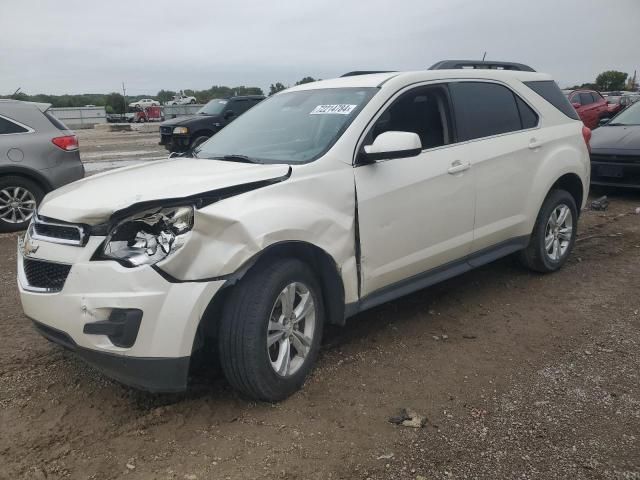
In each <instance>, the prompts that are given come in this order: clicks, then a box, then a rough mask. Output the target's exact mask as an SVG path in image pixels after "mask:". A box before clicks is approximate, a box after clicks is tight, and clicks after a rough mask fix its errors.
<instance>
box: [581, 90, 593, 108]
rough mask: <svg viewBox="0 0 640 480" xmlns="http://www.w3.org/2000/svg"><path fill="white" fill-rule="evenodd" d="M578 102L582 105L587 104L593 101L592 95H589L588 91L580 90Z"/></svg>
mask: <svg viewBox="0 0 640 480" xmlns="http://www.w3.org/2000/svg"><path fill="white" fill-rule="evenodd" d="M580 103H581V104H582V105H589V104H591V103H593V97H592V96H591V94H590V93H585V92H582V93H580Z"/></svg>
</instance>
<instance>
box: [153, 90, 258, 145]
mask: <svg viewBox="0 0 640 480" xmlns="http://www.w3.org/2000/svg"><path fill="white" fill-rule="evenodd" d="M262 100H264V97H263V96H262V95H248V96H243V97H231V98H225V99H214V100H211V101H210V102H209V103H207V104H206V105H205V106H203V107H202V108H201V109H200V110H199V111H198V112H197V113H196V114H195V115H189V116H185V117H178V118H173V119H171V120H167V121H165V122H163V123H161V124H160V145H164V146H165V148H166V149H167V150H169V151H171V152H185V151H187V150H189V149H190V148H195V147H197V146H198V145H200V144H201V143H203V142H205V141H206V140H208V139H209V138H210V137H211V136H213V135H214V134H215V133H216V132H218V131H219V130H220V129H221V128H223V127H224V126H225V125H227V124H229V123H231V122H232V121H233V120H235V119H236V118H238V117H239V116H240V115H242V114H243V113H244V112H246V111H247V110H249V109H250V108H251V107H253V106H255V105H257V104H258V103H259V102H261V101H262Z"/></svg>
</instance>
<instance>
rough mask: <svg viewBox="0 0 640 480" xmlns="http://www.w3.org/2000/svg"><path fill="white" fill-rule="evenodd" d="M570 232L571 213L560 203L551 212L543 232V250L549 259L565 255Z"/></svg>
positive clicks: (569, 242)
mask: <svg viewBox="0 0 640 480" xmlns="http://www.w3.org/2000/svg"><path fill="white" fill-rule="evenodd" d="M572 234H573V214H572V213H571V209H570V208H569V207H568V206H567V205H565V204H563V203H561V204H559V205H557V206H556V207H555V208H554V209H553V211H552V212H551V215H550V216H549V220H548V221H547V226H546V227H545V232H544V251H545V253H546V254H547V256H548V257H549V258H550V259H551V260H553V261H554V262H557V261H559V260H560V259H561V258H562V257H563V256H564V255H565V253H566V252H567V249H568V248H569V245H570V244H571V237H572Z"/></svg>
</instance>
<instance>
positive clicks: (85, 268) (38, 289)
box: [18, 238, 224, 392]
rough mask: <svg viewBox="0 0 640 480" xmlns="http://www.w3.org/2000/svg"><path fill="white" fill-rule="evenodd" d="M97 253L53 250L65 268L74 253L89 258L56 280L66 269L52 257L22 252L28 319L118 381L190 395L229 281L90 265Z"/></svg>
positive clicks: (66, 248) (109, 264) (21, 276)
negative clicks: (190, 381)
mask: <svg viewBox="0 0 640 480" xmlns="http://www.w3.org/2000/svg"><path fill="white" fill-rule="evenodd" d="M91 240H92V241H90V244H91V243H94V242H96V241H97V242H98V243H99V241H98V240H96V239H95V238H92V239H91ZM41 246H44V244H41ZM93 246H94V247H95V246H96V245H93ZM52 247H53V248H52ZM90 247H91V245H87V246H86V247H85V248H78V247H72V246H63V245H53V246H52V245H51V244H48V245H47V253H51V251H52V250H54V251H55V250H60V251H61V255H60V259H59V260H58V262H62V260H63V259H64V258H65V257H68V254H69V249H75V250H76V252H82V253H81V256H82V257H85V256H86V258H78V259H77V261H75V262H73V263H72V264H71V268H67V269H66V272H68V273H67V274H66V278H59V277H56V269H55V268H51V267H52V266H55V265H61V263H55V261H52V260H50V259H49V258H50V257H52V255H47V257H49V258H47V259H46V260H45V259H44V258H33V257H24V256H23V255H22V253H20V252H19V253H18V285H19V290H20V299H21V301H22V306H23V309H24V312H25V314H26V315H27V316H28V317H29V318H30V319H32V320H33V322H34V326H35V327H36V330H38V331H39V332H40V333H41V334H42V335H43V336H45V337H46V338H48V339H49V340H51V341H53V342H55V343H58V344H60V345H62V346H63V347H66V348H68V349H70V350H73V351H75V352H76V353H77V354H78V356H79V357H80V358H82V359H83V360H85V361H86V362H88V363H89V364H91V365H93V366H94V367H96V368H98V369H99V370H101V371H102V372H104V373H105V374H106V375H108V376H110V377H112V378H114V379H115V380H118V381H120V382H122V383H124V384H127V385H130V386H134V387H137V388H140V389H144V390H148V391H152V392H161V391H162V392H170V391H181V390H184V389H185V388H186V387H187V378H188V371H189V362H190V358H191V353H192V348H193V341H194V338H195V335H196V331H197V329H198V326H199V323H200V319H201V318H202V316H203V314H204V311H205V309H206V307H207V305H208V304H209V302H210V300H211V299H212V298H213V296H214V295H215V293H216V292H217V291H218V290H219V289H220V288H221V286H222V284H223V283H224V282H223V281H212V282H184V283H171V282H169V281H167V280H165V279H164V278H163V277H162V276H161V275H160V274H159V273H158V272H156V271H155V270H154V269H152V268H151V267H148V266H143V267H138V268H133V269H132V268H125V267H123V266H121V265H120V264H118V263H116V262H111V261H91V260H90V256H91V253H92V252H93V251H94V250H95V248H90ZM53 257H54V258H55V255H54V256H53ZM61 272H62V275H64V274H65V273H64V272H65V269H62V270H61ZM47 282H48V283H49V284H50V285H47ZM49 287H52V288H49Z"/></svg>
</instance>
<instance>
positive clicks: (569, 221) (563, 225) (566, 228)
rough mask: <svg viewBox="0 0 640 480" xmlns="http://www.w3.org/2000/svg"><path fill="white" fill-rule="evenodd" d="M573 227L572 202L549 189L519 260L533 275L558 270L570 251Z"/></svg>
mask: <svg viewBox="0 0 640 480" xmlns="http://www.w3.org/2000/svg"><path fill="white" fill-rule="evenodd" d="M577 228H578V209H577V207H576V203H575V200H574V199H573V197H572V196H571V194H570V193H569V192H567V191H565V190H553V191H552V192H551V193H549V195H548V196H547V198H546V199H545V201H544V203H543V204H542V208H540V212H539V213H538V218H537V219H536V224H535V226H534V228H533V234H532V235H531V239H530V240H529V245H528V246H527V248H525V249H524V250H523V251H522V252H521V253H520V261H521V262H522V263H523V264H524V265H525V266H526V267H528V268H530V269H531V270H534V271H536V272H542V273H548V272H555V271H556V270H559V269H560V268H561V267H562V266H563V265H564V263H565V262H566V261H567V258H569V254H570V253H571V250H573V246H574V245H575V241H576V233H577Z"/></svg>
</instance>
